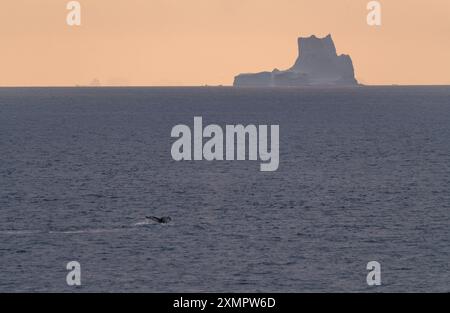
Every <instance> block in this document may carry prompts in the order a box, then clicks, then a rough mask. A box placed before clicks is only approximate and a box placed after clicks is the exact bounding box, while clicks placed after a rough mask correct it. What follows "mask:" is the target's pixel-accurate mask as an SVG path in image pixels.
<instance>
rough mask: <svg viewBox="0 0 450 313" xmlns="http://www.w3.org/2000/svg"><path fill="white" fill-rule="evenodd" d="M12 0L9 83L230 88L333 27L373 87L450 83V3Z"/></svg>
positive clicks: (4, 57) (7, 29)
mask: <svg viewBox="0 0 450 313" xmlns="http://www.w3.org/2000/svg"><path fill="white" fill-rule="evenodd" d="M67 2H68V1H66V0H39V1H36V0H2V3H1V5H0V7H1V9H0V38H1V54H0V55H1V58H0V86H73V85H76V84H79V85H88V84H89V83H90V82H91V81H92V80H93V79H95V78H97V79H98V80H100V82H101V83H102V84H103V85H204V84H209V85H217V84H224V85H229V84H232V82H233V77H234V76H235V75H236V74H238V73H242V72H258V71H264V70H272V69H274V68H279V69H286V68H288V67H290V66H291V65H292V64H293V63H294V61H295V58H296V57H297V37H299V36H310V35H312V34H315V35H317V36H325V35H327V34H328V33H331V34H332V36H333V39H334V41H335V44H336V47H337V50H338V53H345V54H350V55H351V57H352V59H353V63H354V66H355V71H356V77H357V79H358V80H359V81H360V82H362V83H365V84H450V1H449V0H428V1H425V0H395V1H388V0H381V1H380V2H381V4H382V26H380V27H370V26H368V25H367V23H366V15H367V10H366V5H367V3H368V0H338V1H337V0H183V1H180V0H115V1H110V0H79V2H80V3H81V6H82V25H81V26H78V27H76V26H75V27H69V26H68V25H67V24H66V15H67V13H68V11H67V10H66V4H67Z"/></svg>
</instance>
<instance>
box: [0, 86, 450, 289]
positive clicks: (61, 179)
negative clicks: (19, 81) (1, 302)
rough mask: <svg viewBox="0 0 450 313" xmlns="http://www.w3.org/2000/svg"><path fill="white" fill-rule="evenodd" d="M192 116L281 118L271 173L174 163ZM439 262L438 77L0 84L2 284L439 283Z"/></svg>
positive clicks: (448, 182) (447, 235) (444, 111)
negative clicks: (373, 276)
mask: <svg viewBox="0 0 450 313" xmlns="http://www.w3.org/2000/svg"><path fill="white" fill-rule="evenodd" d="M194 116H202V118H203V121H204V123H205V124H218V125H222V126H223V125H225V124H243V125H247V124H264V125H274V124H276V125H279V130H280V157H279V168H278V170H277V171H274V172H261V171H260V170H259V166H260V162H255V161H212V162H209V161H181V162H176V161H174V160H173V159H172V157H171V145H172V143H173V141H174V139H173V138H171V136H170V133H171V129H172V127H174V126H175V125H177V124H186V125H190V126H191V127H192V125H193V118H194ZM148 215H155V216H170V217H171V218H172V221H171V222H170V223H168V224H164V225H163V224H158V223H154V222H151V221H147V220H146V219H145V216H148ZM70 261H77V262H79V263H80V266H81V282H82V285H81V286H76V287H75V286H69V285H67V283H66V275H67V274H68V272H69V271H68V270H67V269H66V265H67V263H68V262H70ZM370 261H377V262H379V264H380V265H381V279H382V284H381V286H376V287H374V286H368V284H367V282H366V276H367V274H368V272H369V271H368V270H367V268H366V266H367V263H368V262H370ZM449 263H450V87H360V88H341V89H332V88H329V89H319V88H311V89H237V88H228V87H198V88H0V291H1V292H5V291H12V292H20V291H38V292H53V291H62V292H69V291H76V292H96V291H105V292H357V291H362V292H393V291H400V292H420V291H424V292H432V291H435V292H449V291H450V268H449Z"/></svg>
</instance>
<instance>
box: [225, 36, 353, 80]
mask: <svg viewBox="0 0 450 313" xmlns="http://www.w3.org/2000/svg"><path fill="white" fill-rule="evenodd" d="M233 85H234V86H235V87H302V86H356V85H358V81H357V80H356V79H355V72H354V68H353V62H352V59H351V58H350V56H349V55H346V54H342V55H338V54H337V53H336V47H335V45H334V42H333V39H332V38H331V35H328V36H326V37H324V38H317V37H316V36H314V35H313V36H311V37H308V38H303V37H301V38H299V39H298V58H297V60H296V62H295V64H294V65H293V66H292V67H291V68H290V69H288V70H285V71H280V70H278V69H274V70H273V71H272V72H261V73H251V74H239V75H238V76H236V77H235V78H234V84H233Z"/></svg>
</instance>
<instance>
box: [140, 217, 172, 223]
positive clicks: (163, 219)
mask: <svg viewBox="0 0 450 313" xmlns="http://www.w3.org/2000/svg"><path fill="white" fill-rule="evenodd" d="M145 218H146V219H149V220H152V221H154V222H157V223H159V224H167V223H169V222H170V221H171V220H172V218H171V217H170V216H163V217H156V216H146V217H145Z"/></svg>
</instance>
